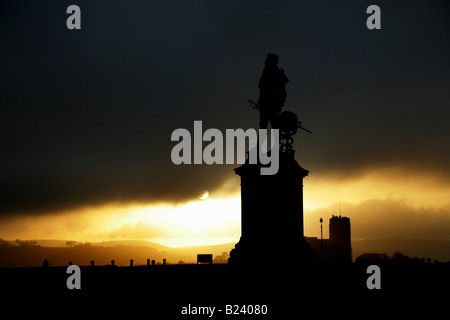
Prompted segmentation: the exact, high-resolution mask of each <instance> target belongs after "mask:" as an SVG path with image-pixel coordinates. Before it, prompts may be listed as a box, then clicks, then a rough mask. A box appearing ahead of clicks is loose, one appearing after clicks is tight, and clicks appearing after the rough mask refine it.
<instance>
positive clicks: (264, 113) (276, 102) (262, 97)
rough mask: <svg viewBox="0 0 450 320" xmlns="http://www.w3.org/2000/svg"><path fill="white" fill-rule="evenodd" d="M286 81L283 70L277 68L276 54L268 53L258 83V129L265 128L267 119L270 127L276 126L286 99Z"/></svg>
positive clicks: (287, 80)
mask: <svg viewBox="0 0 450 320" xmlns="http://www.w3.org/2000/svg"><path fill="white" fill-rule="evenodd" d="M288 82H289V79H288V78H287V77H286V75H285V74H284V70H283V69H280V68H278V56H277V55H276V54H272V53H269V54H268V55H267V58H266V62H265V67H264V70H263V74H262V76H261V79H260V80H259V84H258V87H259V100H258V104H259V127H260V129H267V125H268V123H269V121H270V125H271V126H272V128H275V129H277V128H278V124H277V117H278V114H279V113H280V112H281V109H282V108H283V106H284V102H285V101H286V84H287V83H288Z"/></svg>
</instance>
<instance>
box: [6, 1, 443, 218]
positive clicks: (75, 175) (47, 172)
mask: <svg viewBox="0 0 450 320" xmlns="http://www.w3.org/2000/svg"><path fill="white" fill-rule="evenodd" d="M69 4H72V3H68V2H67V3H64V2H54V1H52V2H46V1H41V2H38V3H37V2H31V1H8V2H6V3H3V4H2V7H3V8H2V10H1V12H0V18H1V19H0V21H1V22H0V30H1V31H0V32H1V39H2V42H1V44H0V46H1V51H0V59H1V60H0V61H2V77H1V80H0V81H1V83H0V85H1V88H2V89H1V92H2V94H1V97H0V99H1V101H0V103H1V111H0V112H1V116H0V122H1V123H0V124H1V128H0V132H1V136H0V152H1V160H0V161H1V168H0V177H1V179H0V192H1V196H0V197H1V201H0V212H1V213H2V214H4V215H5V214H15V213H21V212H23V213H34V212H36V213H39V212H45V211H56V210H63V209H70V208H74V207H78V206H84V205H96V204H102V203H108V202H113V201H114V202H140V201H142V202H143V201H154V202H159V201H161V202H167V201H169V202H178V201H186V200H190V199H193V198H194V197H195V196H196V195H198V193H199V192H200V191H201V190H204V189H209V190H214V189H217V188H219V187H220V186H221V185H222V183H223V182H224V181H225V180H226V179H230V178H234V173H233V171H232V170H231V169H232V168H233V167H234V166H219V165H215V166H205V165H203V166H198V165H197V166H195V165H192V166H175V165H173V164H172V162H171V159H170V150H171V148H172V147H173V145H174V143H172V142H171V141H170V135H171V132H172V131H173V130H174V129H176V128H180V127H184V128H187V129H188V130H190V131H191V132H192V131H193V121H194V120H203V126H204V128H205V129H206V128H210V127H214V128H219V129H225V128H239V127H243V128H249V127H255V126H256V125H257V123H258V114H257V113H256V112H255V111H253V110H251V109H250V108H249V107H247V106H246V101H247V99H249V98H251V99H257V95H258V88H257V83H258V80H259V77H260V72H261V71H262V67H263V61H264V59H265V54H266V53H267V52H276V53H278V54H279V56H280V66H281V67H283V68H285V70H286V73H287V75H288V77H289V78H290V80H291V81H290V83H289V84H288V86H287V90H288V100H287V106H288V108H289V109H290V110H292V111H295V112H297V113H299V114H300V116H301V118H302V120H303V121H304V125H305V127H307V128H309V129H311V130H312V131H313V132H314V134H313V135H312V136H305V135H302V136H297V138H296V149H297V158H298V159H299V161H300V162H301V163H302V165H304V166H305V167H307V168H308V169H310V170H311V171H312V172H314V174H327V173H329V172H333V173H335V172H336V171H338V172H339V173H343V174H345V175H354V174H357V173H358V170H360V169H361V168H367V167H376V166H389V165H404V166H406V167H411V168H412V169H418V168H424V167H425V168H427V170H430V171H431V172H432V173H433V174H436V175H439V176H446V177H449V176H450V174H449V173H450V170H449V167H448V163H449V160H450V156H449V150H450V148H449V147H450V145H449V141H450V130H448V125H447V121H448V120H447V119H448V118H449V115H450V114H449V113H450V112H449V108H448V105H449V101H450V93H449V91H448V84H449V82H450V81H449V80H450V65H449V63H448V57H449V56H450V55H449V54H450V49H449V46H450V45H449V39H450V37H449V36H450V32H449V23H448V22H447V17H448V8H449V6H448V5H447V4H445V3H444V2H442V1H430V2H425V1H421V2H411V1H404V2H396V3H395V4H393V3H389V2H378V4H379V5H380V7H381V8H382V30H379V31H369V30H367V28H365V20H366V17H367V15H366V14H365V9H366V8H367V6H368V5H369V4H373V3H369V2H364V1H349V2H346V3H345V4H343V3H337V2H336V1H319V2H310V1H307V2H303V1H161V2H156V1H148V2H143V1H126V2H125V1H120V2H118V1H95V2H94V3H93V2H91V1H78V2H77V4H78V5H79V6H80V8H81V11H82V30H78V31H69V30H67V29H66V27H65V19H66V18H67V15H66V14H65V9H66V7H67V6H68V5H69ZM236 183H237V185H238V180H236Z"/></svg>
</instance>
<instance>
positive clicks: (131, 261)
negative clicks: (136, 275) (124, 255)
mask: <svg viewBox="0 0 450 320" xmlns="http://www.w3.org/2000/svg"><path fill="white" fill-rule="evenodd" d="M133 262H134V260H133V259H130V267H132V266H133Z"/></svg>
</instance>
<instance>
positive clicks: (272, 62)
mask: <svg viewBox="0 0 450 320" xmlns="http://www.w3.org/2000/svg"><path fill="white" fill-rule="evenodd" d="M277 64H278V56H277V55H276V54H274V53H269V54H267V58H266V66H270V67H276V66H277Z"/></svg>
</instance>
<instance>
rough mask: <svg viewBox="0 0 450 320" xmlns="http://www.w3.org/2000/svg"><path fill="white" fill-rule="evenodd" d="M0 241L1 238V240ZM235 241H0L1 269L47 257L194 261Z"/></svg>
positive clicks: (59, 260) (60, 261)
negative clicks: (177, 243) (176, 244)
mask: <svg viewBox="0 0 450 320" xmlns="http://www.w3.org/2000/svg"><path fill="white" fill-rule="evenodd" d="M0 240H1V239H0ZM233 247H234V243H229V244H221V245H212V246H192V247H181V248H171V247H167V246H164V245H161V244H159V243H155V242H150V241H144V240H126V241H104V242H93V243H79V242H74V241H67V240H28V241H21V242H16V241H5V240H1V241H0V268H5V267H6V268H7V267H37V266H41V265H42V262H43V261H44V259H47V260H48V261H49V263H50V266H65V265H67V264H68V262H69V261H72V263H73V264H76V265H81V266H82V265H90V261H91V260H94V261H95V264H96V265H106V264H110V263H111V260H113V259H114V260H115V264H116V265H119V266H127V265H129V264H130V259H133V260H134V265H136V266H137V265H145V264H147V259H150V260H155V261H156V263H162V262H163V259H166V260H167V263H171V264H177V263H179V262H180V261H181V262H183V263H195V262H196V259H197V254H198V253H211V254H213V256H214V257H217V256H220V255H221V254H222V253H223V252H229V251H230V250H231V249H232V248H233Z"/></svg>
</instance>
